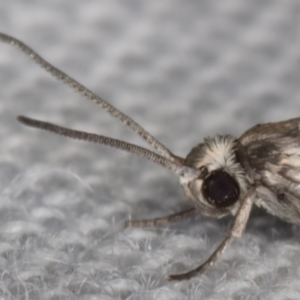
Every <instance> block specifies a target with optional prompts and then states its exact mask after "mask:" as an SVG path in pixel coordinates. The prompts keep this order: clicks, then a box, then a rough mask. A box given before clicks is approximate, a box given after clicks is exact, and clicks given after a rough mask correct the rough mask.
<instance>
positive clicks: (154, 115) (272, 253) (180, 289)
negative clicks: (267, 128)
mask: <svg viewBox="0 0 300 300" xmlns="http://www.w3.org/2000/svg"><path fill="white" fill-rule="evenodd" d="M299 28H300V3H299V1H297V0H294V1H293V0H290V1H282V0H278V1H274V0H272V1H248V0H243V1H240V0H239V1H237V0H236V1H235V0H231V1H230V0H225V1H214V0H202V1H199V0H195V1H192V0H186V1H176V0H173V1H171V0H162V1H138V0H135V1H134V0H130V1H123V0H118V1H102V0H101V1H80V2H79V1H63V0H51V1H50V0H49V1H34V0H31V1H22V0H18V1H17V0H15V1H11V0H7V1H0V30H1V31H2V32H5V33H8V34H11V35H13V36H15V37H18V38H20V39H21V40H22V41H24V42H26V43H27V44H28V45H30V46H31V47H32V48H34V49H35V50H36V51H38V52H39V53H40V54H41V55H42V56H43V57H45V58H46V59H47V60H48V61H50V62H51V63H53V64H54V65H55V66H58V67H60V68H61V69H62V70H64V71H65V72H67V73H68V74H70V75H71V76H73V77H74V78H76V79H77V80H79V81H80V82H81V83H83V84H85V85H87V86H88V87H89V88H90V89H92V90H93V91H95V92H96V93H97V94H99V95H101V96H102V97H103V98H105V99H107V100H108V101H109V102H110V103H112V104H113V105H115V106H117V107H118V108H119V109H121V110H122V111H123V112H125V113H127V114H128V115H130V116H131V117H132V118H133V119H135V120H136V121H137V122H139V123H140V124H142V125H143V126H144V127H145V128H146V129H148V130H149V131H150V132H151V133H152V134H153V135H155V136H156V137H157V138H158V139H159V140H161V141H162V142H163V143H165V145H167V146H168V147H169V148H170V149H172V151H174V152H175V153H176V154H178V155H182V156H185V155H186V154H187V153H188V151H189V150H190V149H191V148H192V147H193V146H194V145H195V144H197V143H199V142H200V141H201V140H202V139H203V138H204V137H205V136H208V135H213V134H216V133H231V134H234V135H236V136H239V135H240V134H242V133H243V132H244V131H245V130H246V129H248V128H249V127H250V126H253V125H255V124H256V123H259V122H260V123H263V122H268V121H278V120H284V119H288V118H292V117H296V116H299V112H300V96H299V95H300V85H299V83H300V32H299ZM0 84H1V85H0V140H1V143H0V186H1V196H0V299H53V300H56V299H107V300H108V299H127V300H137V299H146V300H148V299H149V300H150V299H158V300H161V299H235V300H240V299H272V300H273V299H299V298H300V268H299V262H300V239H299V236H300V234H299V233H300V229H299V228H298V227H293V226H291V225H289V224H286V223H284V222H281V221H279V220H277V219H276V218H275V217H272V216H270V215H268V214H266V213H265V212H263V211H260V210H255V211H253V213H252V215H251V219H250V221H249V224H248V226H247V230H246V232H245V234H244V235H243V237H242V238H241V239H240V240H237V241H235V242H234V243H233V244H232V246H231V247H230V248H229V249H228V251H226V253H225V254H224V255H223V256H222V258H221V259H220V261H219V262H218V263H217V264H216V266H215V267H214V268H212V269H211V270H209V271H207V272H206V273H205V274H204V275H203V276H199V277H195V278H193V279H191V280H189V281H184V282H171V283H169V282H167V281H166V280H165V278H166V275H167V274H170V273H177V272H183V271H186V270H189V269H190V268H192V267H194V266H195V265H198V264H199V263H200V262H201V261H202V260H203V259H205V258H206V257H207V256H208V255H209V254H210V253H211V251H212V250H213V249H214V247H215V246H216V245H217V244H218V243H219V242H220V241H221V239H222V238H223V236H224V235H225V233H226V231H227V228H228V225H229V223H230V218H226V219H222V220H214V219H210V218H205V217H202V216H199V217H197V218H194V219H192V220H190V221H187V222H181V223H178V224H176V225H172V226H167V227H164V228H158V229H138V230H137V229H127V230H125V231H124V230H122V224H123V221H124V220H125V219H127V218H128V217H129V216H131V217H132V218H135V219H136V218H150V217H156V216H162V215H166V214H170V213H174V212H177V211H180V210H182V209H184V208H186V207H187V206H188V204H187V203H186V202H185V200H184V197H183V195H182V191H181V189H180V186H179V184H178V182H177V178H175V176H174V175H172V174H171V173H169V172H168V171H166V170H164V169H162V168H161V167H159V166H156V165H153V164H152V163H150V162H146V161H144V160H142V159H140V158H137V157H134V156H132V155H129V154H126V153H122V152H120V151H117V150H111V149H108V148H105V147H102V146H97V145H91V144H85V143H81V142H76V141H71V140H68V139H64V138H62V137H59V136H55V135H51V134H49V133H46V132H42V131H38V130H32V129H28V128H25V127H23V126H22V125H20V124H18V123H17V121H16V119H15V117H16V116H17V115H19V114H24V115H28V116H31V117H38V118H40V119H44V120H48V121H52V122H56V123H59V124H61V125H64V126H69V127H72V128H77V129H82V130H87V131H91V132H98V133H102V134H106V135H110V136H114V137H117V138H122V139H124V140H126V141H129V142H133V143H139V144H140V145H145V144H144V143H143V142H142V141H141V140H140V139H139V137H136V136H135V135H134V134H133V133H132V132H131V131H130V130H128V129H126V128H124V127H123V126H122V125H121V124H120V123H119V122H118V121H116V120H113V119H112V118H111V117H110V116H108V115H107V114H106V113H104V112H103V111H101V109H100V108H98V107H96V106H95V105H94V104H93V103H90V102H88V101H86V100H85V99H83V98H81V97H80V96H79V95H76V94H74V93H73V92H72V91H70V89H69V88H67V87H65V86H63V85H62V84H61V83H59V82H57V81H55V80H54V79H52V78H51V77H50V76H49V75H48V74H46V73H45V71H43V70H41V69H40V68H39V67H38V66H36V65H35V64H34V63H33V62H32V61H30V60H29V59H28V58H26V57H24V55H23V54H21V53H19V52H18V51H17V50H15V49H12V48H11V47H10V46H8V45H5V44H1V45H0Z"/></svg>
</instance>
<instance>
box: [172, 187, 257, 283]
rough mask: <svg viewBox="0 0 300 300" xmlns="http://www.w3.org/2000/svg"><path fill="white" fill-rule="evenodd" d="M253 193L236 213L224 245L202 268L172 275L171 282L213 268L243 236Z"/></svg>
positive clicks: (222, 244) (223, 242)
mask: <svg viewBox="0 0 300 300" xmlns="http://www.w3.org/2000/svg"><path fill="white" fill-rule="evenodd" d="M252 193H253V191H252V190H251V194H250V193H247V194H246V197H245V198H244V199H243V201H242V203H241V205H240V207H239V209H238V211H237V213H236V216H235V219H234V221H233V224H232V225H231V228H230V230H229V232H228V234H227V235H226V237H225V238H224V240H223V241H222V243H221V244H220V245H219V246H218V247H217V249H216V250H215V251H214V252H213V253H212V254H211V256H210V257H209V258H208V259H207V260H206V261H205V262H204V263H202V264H201V265H200V266H198V267H197V268H195V269H193V270H191V271H189V272H186V273H182V274H177V275H170V276H169V277H168V280H169V281H172V280H185V279H189V278H191V277H193V276H195V275H197V274H202V273H203V272H204V271H205V270H206V269H207V268H208V267H211V266H213V265H214V264H215V262H216V261H217V260H218V258H219V257H220V255H221V254H222V253H223V252H224V251H225V250H226V248H227V247H228V246H229V245H230V243H231V242H232V241H233V240H234V238H236V237H241V236H242V234H243V232H244V230H245V227H246V224H247V221H248V219H249V215H250V212H251V208H252V203H253V202H252V197H251V196H252Z"/></svg>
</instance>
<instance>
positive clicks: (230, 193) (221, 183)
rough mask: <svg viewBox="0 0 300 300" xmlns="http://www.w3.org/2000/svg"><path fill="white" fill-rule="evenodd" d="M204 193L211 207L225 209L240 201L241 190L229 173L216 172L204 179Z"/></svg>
mask: <svg viewBox="0 0 300 300" xmlns="http://www.w3.org/2000/svg"><path fill="white" fill-rule="evenodd" d="M202 193H203V196H204V197H205V199H206V200H207V202H209V203H210V204H211V205H213V206H215V207H217V208H223V207H228V206H231V205H232V204H234V203H235V202H236V201H237V200H238V198H239V195H240V188H239V185H238V184H237V182H236V181H235V179H234V178H233V177H232V176H230V175H229V174H228V173H227V172H225V171H223V170H216V171H214V172H212V173H210V174H209V175H208V176H207V177H206V178H205V179H204V182H203V185H202Z"/></svg>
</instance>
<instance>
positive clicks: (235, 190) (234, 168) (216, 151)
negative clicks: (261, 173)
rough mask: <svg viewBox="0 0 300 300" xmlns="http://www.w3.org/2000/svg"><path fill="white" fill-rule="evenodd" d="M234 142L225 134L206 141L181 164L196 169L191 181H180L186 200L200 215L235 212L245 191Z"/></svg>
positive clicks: (243, 174) (193, 150) (243, 176)
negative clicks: (193, 205)
mask: <svg viewBox="0 0 300 300" xmlns="http://www.w3.org/2000/svg"><path fill="white" fill-rule="evenodd" d="M236 147H237V143H236V140H235V139H234V138H233V137H232V136H229V135H226V136H219V135H217V136H215V137H213V138H206V139H205V140H204V143H201V144H199V145H197V146H196V147H194V148H193V149H192V150H191V152H190V153H189V154H188V155H187V157H186V159H185V165H186V166H188V167H192V168H195V169H198V170H200V171H201V172H200V175H199V176H198V177H197V178H193V179H191V180H184V179H183V178H182V179H181V184H182V185H183V187H184V191H185V193H186V194H187V196H188V198H190V199H191V200H192V201H193V204H195V205H196V207H197V208H198V210H199V211H200V212H201V213H203V214H204V215H209V216H217V217H221V216H224V215H226V214H229V213H235V211H236V210H237V208H238V201H239V199H240V198H241V196H242V195H243V194H244V193H245V191H246V188H247V183H246V176H245V173H244V171H243V168H242V166H241V165H240V163H239V162H238V159H237V157H236Z"/></svg>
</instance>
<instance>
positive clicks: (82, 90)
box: [0, 33, 183, 164]
mask: <svg viewBox="0 0 300 300" xmlns="http://www.w3.org/2000/svg"><path fill="white" fill-rule="evenodd" d="M0 41H2V42H4V43H7V44H10V45H12V46H14V47H15V48H17V49H19V50H21V52H23V53H24V54H25V55H26V56H28V57H29V58H31V59H32V60H33V61H34V62H36V63H37V64H38V65H40V66H41V67H42V68H43V69H45V70H46V71H47V72H48V73H50V74H51V75H52V76H53V77H55V78H57V79H58V80H60V81H62V82H64V83H65V84H66V85H68V86H69V87H71V88H72V89H73V90H74V91H75V92H77V93H79V94H81V95H83V96H84V97H85V98H87V99H89V100H91V101H93V102H94V103H96V104H98V105H100V106H101V107H102V108H103V109H104V110H105V111H107V112H108V113H109V114H110V115H111V116H113V117H115V118H116V119H118V120H119V121H121V122H122V123H123V124H125V125H126V126H128V127H129V128H131V129H132V130H133V131H134V132H135V133H137V134H138V135H139V136H140V137H142V139H144V140H145V141H146V142H147V143H148V144H149V145H150V146H152V147H153V148H154V149H156V150H157V151H158V152H159V153H160V154H161V155H162V156H163V157H165V158H167V159H169V160H170V161H173V162H175V161H176V162H177V163H181V164H182V161H183V159H182V158H180V157H177V156H176V155H174V154H173V153H172V152H171V151H170V150H169V149H168V148H167V147H165V146H164V145H163V144H162V143H160V142H159V141H158V140H157V139H156V138H155V137H153V136H152V135H151V134H150V133H149V132H148V131H146V130H145V129H144V128H143V127H142V126H140V125H139V124H138V123H136V122H135V121H134V120H132V119H131V118H130V117H128V116H127V115H125V114H124V113H122V112H121V111H119V110H118V109H117V108H115V107H114V106H112V105H111V104H109V103H108V102H106V101H105V100H104V99H102V98H100V97H99V96H97V95H96V94H94V93H93V92H92V91H90V90H89V89H87V88H86V87H85V86H83V85H82V84H80V83H79V82H77V81H76V80H75V79H73V78H72V77H70V76H69V75H67V74H66V73H64V72H62V71H61V70H59V69H57V68H56V67H54V66H53V65H51V64H50V63H48V62H47V61H46V60H45V59H43V58H42V57H41V56H40V55H38V54H37V53H36V52H35V51H34V50H32V49H31V48H30V47H28V46H27V45H26V44H24V43H23V42H21V41H20V40H18V39H16V38H14V37H12V36H9V35H6V34H4V33H0Z"/></svg>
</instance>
